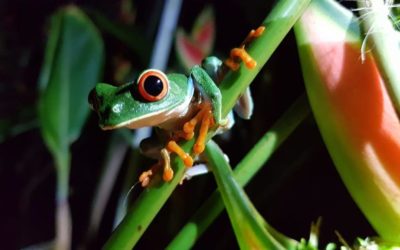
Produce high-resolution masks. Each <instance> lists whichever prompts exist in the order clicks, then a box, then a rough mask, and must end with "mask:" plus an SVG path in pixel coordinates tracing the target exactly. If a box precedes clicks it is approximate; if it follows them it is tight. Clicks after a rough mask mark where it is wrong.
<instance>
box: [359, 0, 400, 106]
mask: <svg viewBox="0 0 400 250" xmlns="http://www.w3.org/2000/svg"><path fill="white" fill-rule="evenodd" d="M392 2H393V1H390V0H358V1H357V4H358V7H359V9H360V13H361V20H360V23H361V24H362V25H363V27H364V30H365V32H366V36H365V38H364V42H363V46H362V53H366V49H365V44H367V43H368V44H369V45H370V46H369V47H370V48H371V51H372V54H373V55H374V59H375V60H376V62H377V65H378V68H379V72H380V73H381V76H382V78H383V80H384V82H385V85H386V88H387V89H388V90H389V94H390V96H391V99H392V102H393V104H394V106H395V108H396V110H397V114H399V113H400V71H399V65H400V48H399V42H400V39H399V38H400V36H399V32H398V31H396V30H395V29H394V27H393V23H392V22H393V20H390V16H389V15H390V8H391V6H390V5H392V4H393V3H392ZM364 57H365V55H364Z"/></svg>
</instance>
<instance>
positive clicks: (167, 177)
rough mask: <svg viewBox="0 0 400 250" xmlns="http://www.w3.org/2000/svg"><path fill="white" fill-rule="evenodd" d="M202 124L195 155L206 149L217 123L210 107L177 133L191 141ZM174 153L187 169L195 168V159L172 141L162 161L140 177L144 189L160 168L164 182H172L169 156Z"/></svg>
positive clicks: (165, 149)
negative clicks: (210, 130) (197, 126)
mask: <svg viewBox="0 0 400 250" xmlns="http://www.w3.org/2000/svg"><path fill="white" fill-rule="evenodd" d="M199 122H201V124H200V129H199V135H198V137H197V140H196V142H195V144H194V146H193V153H194V155H199V154H201V153H202V152H203V151H204V149H205V142H206V137H207V133H208V130H209V128H210V127H212V126H213V125H214V124H215V122H214V118H213V114H212V111H211V106H210V105H202V106H201V108H200V111H199V112H198V113H197V114H196V115H195V116H194V117H193V118H192V119H191V120H189V121H188V122H186V123H185V124H184V126H183V131H178V132H177V133H176V135H177V136H179V137H182V138H184V139H186V140H190V139H191V138H193V135H194V129H195V128H196V125H197V124H198V123H199ZM171 152H173V153H175V154H177V155H178V157H179V158H181V159H182V161H183V163H184V164H185V166H186V167H191V166H193V158H192V156H190V154H188V153H186V152H185V151H184V150H183V149H182V148H181V147H180V146H179V145H178V144H177V143H176V141H175V140H170V141H169V142H168V143H167V146H166V147H165V148H163V149H162V150H161V151H160V154H161V160H160V161H159V162H158V163H156V164H155V165H153V166H152V167H151V168H150V169H149V170H147V171H145V172H143V173H142V174H141V175H140V177H139V182H140V183H141V184H142V187H146V186H148V184H149V183H150V180H151V177H152V175H153V174H154V173H155V172H157V171H158V170H159V168H160V167H162V169H163V175H162V177H163V180H164V181H166V182H168V181H171V180H172V178H173V177H174V170H173V169H172V168H171V164H170V156H169V154H170V153H171Z"/></svg>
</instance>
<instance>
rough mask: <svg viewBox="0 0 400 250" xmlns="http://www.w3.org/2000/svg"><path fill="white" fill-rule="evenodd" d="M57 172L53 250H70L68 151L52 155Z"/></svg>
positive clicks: (70, 223) (70, 221)
mask: <svg viewBox="0 0 400 250" xmlns="http://www.w3.org/2000/svg"><path fill="white" fill-rule="evenodd" d="M54 156H55V164H56V170H57V191H56V192H57V193H56V238H55V249H57V250H68V249H71V239H72V220H71V212H70V208H69V202H68V189H69V169H70V167H69V164H70V157H69V153H68V150H67V151H65V152H64V151H63V152H58V153H56V154H54Z"/></svg>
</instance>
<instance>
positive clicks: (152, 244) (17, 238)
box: [0, 0, 374, 249]
mask: <svg viewBox="0 0 400 250" xmlns="http://www.w3.org/2000/svg"><path fill="white" fill-rule="evenodd" d="M273 2H274V1H261V0H249V1H240V0H233V1H230V2H229V6H227V4H226V2H223V1H199V0H194V1H184V2H183V5H182V10H181V15H180V17H179V23H178V26H179V27H181V28H183V29H184V30H187V31H188V30H190V29H191V27H192V26H193V24H194V22H195V19H196V17H197V15H198V14H199V13H200V12H201V11H202V10H203V8H204V7H205V6H206V5H209V6H211V7H212V8H213V9H214V13H215V24H216V29H215V30H216V37H215V43H214V51H213V52H212V54H215V55H217V56H220V57H221V58H225V57H226V55H228V52H229V50H230V49H231V48H232V47H234V46H236V45H237V44H239V43H240V42H241V40H242V39H243V38H244V37H245V36H246V34H247V33H248V31H249V29H250V28H254V27H257V26H258V25H259V23H260V21H261V20H262V19H263V18H264V17H265V15H266V13H268V11H269V10H270V9H271V7H272V5H273ZM73 3H74V4H75V5H76V6H78V7H79V8H81V9H82V10H83V11H84V12H85V13H86V14H87V15H88V16H89V17H90V19H91V20H92V21H93V22H94V23H95V25H96V27H97V29H98V30H99V31H100V32H101V35H102V38H103V40H104V44H105V50H106V54H105V67H104V74H103V76H102V77H101V78H102V79H101V81H104V82H110V83H111V82H112V83H115V84H121V83H123V82H125V81H129V80H132V79H134V78H135V76H136V75H137V74H138V73H139V72H140V71H141V70H143V69H145V68H146V67H147V64H148V62H149V58H150V54H151V47H152V42H153V41H154V38H155V36H156V32H157V27H158V21H159V19H160V14H161V10H162V6H163V1H160V0H151V1H129V0H121V1H105V0H100V1H91V0H81V1H74V2H73ZM68 4H71V2H70V1H62V0H61V1H45V0H42V1H24V2H22V1H2V2H1V3H0V60H1V61H0V75H1V78H0V94H1V98H0V142H1V144H0V197H1V198H2V202H1V205H0V220H1V221H2V223H1V224H0V235H1V239H2V247H1V248H2V249H16V248H22V247H27V246H30V245H34V244H38V243H41V242H47V241H50V240H52V239H53V238H54V235H55V232H54V223H55V222H54V220H55V216H54V215H55V214H54V194H55V185H56V184H55V176H56V174H55V172H54V167H53V163H52V159H51V156H50V154H49V152H48V151H47V149H46V147H45V143H44V141H43V139H42V138H41V134H40V130H39V129H38V122H37V110H36V108H37V105H38V98H39V86H38V81H39V72H40V69H41V67H42V64H43V61H44V58H43V56H44V50H45V46H46V41H47V39H48V31H49V25H50V17H51V16H52V15H53V14H54V13H55V12H56V11H57V10H58V9H59V8H61V7H64V6H66V5H68ZM174 52H175V51H174ZM175 54H176V53H171V56H170V59H169V67H168V71H181V72H182V71H183V70H182V66H181V65H180V64H179V61H178V59H177V57H176V56H175ZM288 88H289V89H290V91H287V90H288ZM85 91H86V90H85ZM252 92H253V98H254V100H255V113H254V116H253V118H252V119H251V120H249V121H243V120H239V119H238V120H237V121H236V125H235V127H234V128H233V129H232V130H231V131H230V132H229V133H228V135H225V136H222V137H220V138H218V140H217V141H218V144H219V145H220V146H221V148H222V149H223V151H224V152H225V153H226V154H227V155H228V156H229V158H230V164H231V165H232V166H235V165H236V164H237V163H238V162H239V161H240V160H241V159H242V157H243V156H244V155H245V154H246V152H247V151H248V150H249V149H250V148H251V147H252V146H253V145H254V144H255V143H256V142H257V141H258V139H259V138H260V137H261V136H262V135H263V134H264V133H265V132H266V131H267V129H268V128H269V127H271V126H272V124H273V123H274V122H275V121H276V120H277V119H278V118H279V117H280V115H281V114H282V113H283V112H284V111H285V110H286V109H287V108H288V107H289V106H290V105H291V104H292V103H293V102H294V100H295V99H296V98H297V97H298V96H299V95H301V94H302V93H303V92H304V84H303V80H302V76H301V70H300V65H299V60H298V57H297V49H296V45H295V41H294V38H293V34H291V33H290V34H289V35H288V36H287V37H286V38H285V40H284V41H283V42H282V43H281V44H280V46H279V48H278V49H277V50H276V51H275V52H274V55H273V56H272V58H271V59H270V60H269V61H268V63H267V64H266V66H265V67H264V68H263V70H262V71H261V72H260V74H259V75H258V76H257V78H256V79H255V80H254V82H253V83H252ZM81 94H82V96H86V94H84V93H81ZM85 108H87V107H85ZM111 134H112V132H104V131H101V130H100V129H99V128H98V125H97V117H95V115H94V114H91V115H90V118H89V121H88V122H87V123H86V124H85V125H84V127H83V130H82V133H81V136H80V137H79V138H78V139H77V141H76V142H75V143H74V144H72V148H71V154H72V156H73V158H72V162H71V177H70V189H69V193H70V206H71V214H72V221H73V240H72V244H73V245H72V246H73V248H77V247H78V246H81V247H82V246H84V247H86V248H89V249H99V247H100V246H102V245H103V244H104V242H105V241H106V240H107V239H108V237H109V235H110V233H111V231H112V229H113V228H112V227H113V225H112V224H113V221H114V215H115V208H116V204H117V199H118V198H119V196H120V192H121V189H122V182H123V179H124V176H125V175H126V173H128V172H129V173H132V172H134V173H132V174H133V175H134V174H137V173H138V172H139V173H140V172H141V171H143V169H145V168H146V167H148V166H149V165H150V164H151V162H149V161H148V160H147V159H141V160H140V161H139V162H140V165H135V166H132V165H130V164H128V163H129V162H130V161H131V159H130V155H127V156H125V158H124V164H123V165H122V168H121V169H120V172H119V173H118V176H117V182H116V185H115V186H114V187H113V189H112V193H111V198H110V200H109V202H108V203H107V207H106V212H105V216H104V218H102V220H101V224H100V228H99V231H98V234H97V235H96V236H95V237H94V238H91V239H87V238H85V235H86V231H87V228H88V224H89V217H90V216H89V215H90V213H91V204H92V200H93V196H94V193H95V191H96V190H95V189H96V186H97V183H98V181H99V179H100V175H101V171H102V170H101V166H102V164H103V162H104V161H105V155H106V148H107V144H108V143H109V139H110V137H111ZM238 142H240V143H238ZM132 168H133V170H132ZM215 187H216V184H215V181H214V179H213V176H212V175H211V174H209V175H207V176H202V177H198V178H195V179H193V180H191V181H189V182H187V183H185V185H183V186H180V187H178V188H177V189H176V190H175V192H174V193H173V195H172V196H171V197H170V199H169V201H168V202H167V204H166V205H165V206H164V207H163V209H162V210H161V211H160V213H159V214H158V216H157V217H156V218H155V220H154V221H153V223H152V224H151V226H150V227H149V228H148V230H147V231H146V233H145V234H144V235H143V237H142V238H141V240H140V242H139V244H138V246H137V247H138V249H142V248H144V247H146V248H153V249H161V248H163V247H165V246H166V245H167V244H168V243H169V242H170V240H171V239H173V237H174V235H175V234H176V233H177V232H178V231H179V230H180V228H181V227H182V225H184V224H185V223H186V220H187V219H188V218H189V217H190V215H191V214H193V212H194V211H196V210H197V208H198V207H199V206H200V205H201V204H202V202H203V201H204V200H206V199H207V197H208V196H209V195H210V193H211V192H212V191H213V190H214V189H215ZM141 191H142V190H141V188H139V187H136V188H134V189H133V191H132V192H131V193H130V195H129V199H130V200H135V198H136V197H137V195H138V193H140V192H141ZM246 193H247V195H248V196H249V197H250V198H251V200H252V201H253V204H254V205H255V207H257V210H258V211H259V213H260V214H261V215H262V216H263V217H264V218H265V219H266V220H267V221H268V222H269V223H270V224H271V225H272V226H273V227H275V228H276V229H278V230H279V231H280V232H282V233H284V234H286V235H290V236H291V237H292V238H296V239H300V238H302V237H305V236H306V235H308V234H309V225H310V223H311V222H312V221H315V220H316V219H317V218H318V217H320V216H322V218H323V223H322V225H321V228H320V236H321V237H320V241H321V242H322V244H323V245H325V244H324V243H326V242H331V241H334V242H338V239H337V236H336V234H335V233H334V231H335V230H337V231H338V232H340V234H341V235H342V236H343V238H344V239H346V240H350V241H351V240H352V239H355V238H356V237H357V236H360V237H366V236H369V235H374V232H373V230H372V228H371V227H370V226H369V225H368V222H367V221H366V220H365V219H364V217H363V215H362V214H361V213H360V211H359V209H358V208H357V207H356V206H355V204H354V202H353V201H352V199H351V197H350V196H349V194H348V193H347V191H346V189H345V188H344V186H343V184H342V182H341V180H340V178H339V176H338V174H337V173H336V170H335V168H334V166H333V164H332V162H331V160H330V157H329V155H328V153H327V151H326V148H325V146H324V144H323V142H322V140H321V137H320V135H319V132H318V129H317V127H316V125H315V122H314V119H313V118H312V117H309V118H308V119H307V120H306V121H305V122H303V123H302V124H301V125H300V126H299V127H298V128H297V129H296V131H295V132H294V134H293V135H291V136H290V137H289V138H288V140H287V141H286V142H285V143H284V144H283V146H282V147H280V148H279V150H278V151H277V152H276V153H275V154H274V155H273V157H272V158H271V160H270V161H269V163H268V167H265V168H263V169H262V170H261V171H260V172H259V173H258V175H257V176H256V177H255V178H254V180H253V181H252V182H251V183H250V184H249V185H248V187H247V188H246ZM349 222H351V223H349ZM355 229H356V230H355ZM221 232H223V233H221ZM194 248H195V249H204V248H208V249H211V248H212V249H221V248H222V249H234V248H237V243H236V240H235V236H234V234H233V231H232V228H231V226H230V223H229V221H228V217H227V214H226V213H223V215H222V216H220V217H219V218H218V219H217V220H216V222H215V223H214V224H213V225H212V226H211V227H210V228H209V230H207V231H206V233H205V234H204V235H203V236H202V237H201V238H200V240H199V242H198V243H197V244H196V246H195V247H194Z"/></svg>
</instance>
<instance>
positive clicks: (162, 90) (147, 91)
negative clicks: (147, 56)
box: [138, 69, 169, 102]
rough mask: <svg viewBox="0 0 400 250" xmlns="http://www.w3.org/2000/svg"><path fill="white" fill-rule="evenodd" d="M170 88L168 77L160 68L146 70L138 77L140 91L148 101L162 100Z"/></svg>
mask: <svg viewBox="0 0 400 250" xmlns="http://www.w3.org/2000/svg"><path fill="white" fill-rule="evenodd" d="M168 88H169V83H168V78H167V76H166V75H165V74H164V73H163V72H161V71H159V70H156V69H149V70H146V71H144V72H143V73H142V74H141V75H140V76H139V78H138V90H139V93H140V95H141V96H142V97H143V98H144V99H145V100H147V101H150V102H155V101H158V100H161V99H162V98H164V96H165V95H166V94H167V92H168Z"/></svg>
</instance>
